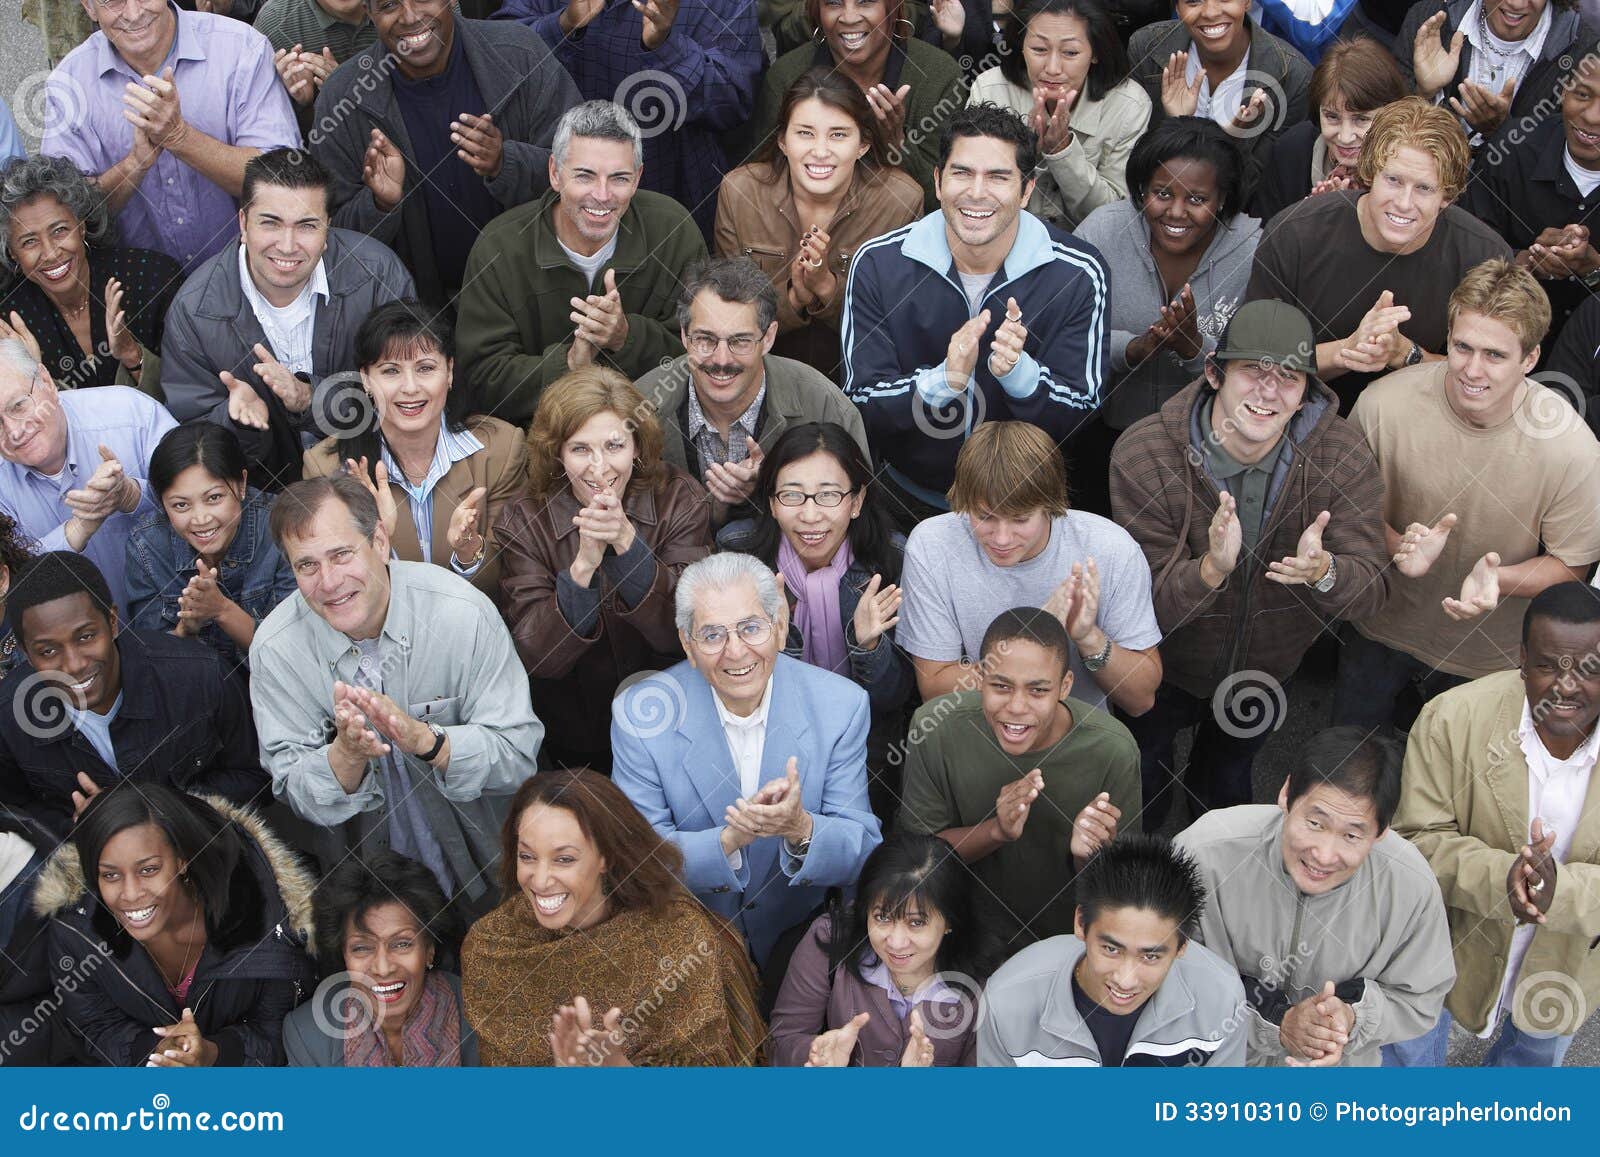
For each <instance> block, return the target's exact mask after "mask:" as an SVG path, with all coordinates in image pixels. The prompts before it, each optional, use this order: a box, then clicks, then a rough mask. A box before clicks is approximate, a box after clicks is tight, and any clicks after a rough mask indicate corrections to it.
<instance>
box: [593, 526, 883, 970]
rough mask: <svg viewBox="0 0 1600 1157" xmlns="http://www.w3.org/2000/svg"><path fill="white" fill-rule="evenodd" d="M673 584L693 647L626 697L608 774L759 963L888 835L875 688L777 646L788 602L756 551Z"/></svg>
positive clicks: (694, 568) (682, 628)
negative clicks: (875, 774) (871, 777)
mask: <svg viewBox="0 0 1600 1157" xmlns="http://www.w3.org/2000/svg"><path fill="white" fill-rule="evenodd" d="M675 595H676V611H677V620H678V633H679V636H680V637H681V639H682V641H683V649H684V652H685V653H686V654H687V655H688V656H689V658H688V661H687V662H684V663H679V664H678V665H677V666H675V667H671V668H669V669H668V670H666V671H661V672H658V673H657V674H654V675H651V676H650V677H649V678H647V679H644V680H642V681H640V682H638V683H635V684H634V685H633V686H632V687H629V688H628V689H627V690H626V691H624V692H622V694H620V695H618V696H617V698H616V701H615V702H614V703H613V705H612V718H611V748H612V754H613V763H612V772H611V776H612V779H613V780H614V781H615V782H616V784H617V786H618V787H620V788H621V789H622V790H623V791H624V792H625V793H626V794H627V796H628V798H629V799H630V800H632V801H633V805H634V806H635V807H636V808H638V809H639V811H640V813H641V814H642V815H643V816H644V817H645V818H646V819H647V820H649V821H650V822H651V824H653V825H654V826H655V829H656V831H658V832H660V833H661V835H662V837H663V838H665V839H668V840H670V841H672V843H673V844H675V845H676V846H677V848H678V850H679V851H681V852H682V853H683V861H684V868H683V880H684V883H685V884H687V885H688V886H689V888H690V890H691V891H693V892H694V893H695V895H696V896H698V897H699V899H700V901H701V903H703V904H705V906H706V907H707V908H710V909H711V910H712V911H714V912H718V913H720V914H722V915H723V916H726V917H727V918H728V919H729V920H731V921H733V923H734V924H736V925H737V926H738V928H739V930H740V931H741V932H743V933H744V936H745V939H746V940H747V941H749V944H750V951H751V954H752V955H754V957H755V959H756V962H757V963H758V964H761V963H764V962H765V960H766V958H767V954H768V953H769V952H770V951H771V950H772V946H773V943H774V941H776V940H777V938H778V935H779V933H781V932H782V931H783V930H784V929H786V928H788V927H790V926H791V925H793V924H795V923H797V922H798V921H799V920H801V919H802V918H803V917H804V916H805V915H806V914H807V913H808V912H810V911H811V910H812V909H813V908H814V907H816V905H817V904H818V903H819V902H820V901H821V900H822V898H823V896H824V894H825V893H826V890H827V889H828V888H829V887H833V886H836V885H838V886H848V885H850V884H853V883H854V882H855V880H856V877H857V876H858V875H859V874H860V872H861V865H862V864H863V863H864V862H865V861H866V858H867V855H868V853H870V852H871V851H872V849H873V848H875V847H877V846H878V844H879V843H880V842H881V840H882V834H881V832H880V829H879V825H878V820H877V817H875V816H874V815H873V814H872V811H871V809H870V807H869V805H868V803H867V767H866V760H867V726H868V723H869V722H870V713H869V711H868V707H867V693H866V692H865V691H863V690H862V689H861V688H860V687H858V686H856V685H855V684H854V683H852V682H851V681H850V680H849V679H846V678H844V677H843V676H842V675H835V674H833V672H831V671H824V670H823V669H822V668H820V667H814V666H812V665H811V664H809V663H803V662H801V661H800V660H798V659H791V658H789V657H788V656H787V655H784V654H782V650H783V640H784V638H785V637H786V635H787V632H788V626H789V611H788V605H787V603H786V602H785V600H784V598H783V594H782V592H781V591H780V590H779V588H778V582H777V579H776V577H775V576H774V575H773V573H772V572H771V571H770V570H768V569H767V568H766V567H765V566H764V565H762V563H761V562H760V561H759V560H757V559H755V558H752V557H750V556H749V555H745V554H731V553H730V554H714V555H712V556H711V557H710V558H704V559H701V560H700V561H699V562H696V563H693V564H691V565H690V566H689V567H688V568H687V569H685V570H684V572H683V574H682V575H680V576H679V578H678V589H677V591H676V592H675Z"/></svg>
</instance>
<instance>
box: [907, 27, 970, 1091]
mask: <svg viewBox="0 0 1600 1157" xmlns="http://www.w3.org/2000/svg"><path fill="white" fill-rule="evenodd" d="M957 6H958V7H959V0H957ZM906 1034H907V1039H906V1051H905V1052H903V1053H901V1054H900V1067H901V1068H902V1069H931V1068H932V1067H933V1042H932V1041H931V1040H929V1039H928V1026H927V1024H926V1023H925V1022H924V1021H923V1019H922V1010H921V1009H920V1008H913V1009H912V1010H911V1015H910V1016H909V1017H907V1018H906Z"/></svg>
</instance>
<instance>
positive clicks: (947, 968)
mask: <svg viewBox="0 0 1600 1157" xmlns="http://www.w3.org/2000/svg"><path fill="white" fill-rule="evenodd" d="M975 888H976V884H975V883H974V881H973V877H972V873H971V872H970V871H969V870H968V868H967V866H966V864H965V863H964V862H963V861H962V859H961V857H960V855H958V854H957V852H956V850H955V849H954V848H952V847H951V846H950V845H949V844H947V843H946V842H945V841H944V840H941V839H940V838H939V837H938V836H929V835H919V834H917V833H915V832H908V831H897V832H893V833H891V834H890V835H889V836H888V837H887V838H885V839H884V841H883V843H881V844H879V845H878V846H877V847H876V848H874V849H873V850H872V854H871V855H870V856H868V857H867V860H866V863H864V864H863V865H862V866H861V877H860V879H859V880H857V881H856V886H855V900H854V902H852V903H849V904H845V903H843V902H842V900H841V899H840V897H838V896H837V895H835V896H834V897H832V898H831V901H830V904H829V909H828V915H829V923H830V925H831V929H830V931H829V934H828V942H827V945H826V947H827V949H828V961H829V964H830V966H831V967H833V968H838V967H840V966H841V965H842V966H845V967H848V968H850V969H851V970H852V971H854V972H855V973H856V975H857V976H861V971H862V969H863V968H865V967H867V963H866V962H867V960H868V958H869V957H871V956H872V954H873V953H872V943H871V941H870V940H869V939H868V937H867V927H868V921H869V920H870V919H871V917H872V912H873V909H874V908H876V907H881V908H883V909H884V910H886V911H888V912H889V913H890V914H891V915H894V916H899V915H900V914H902V913H903V912H905V910H906V908H907V907H909V906H910V905H911V904H912V902H913V901H914V902H916V904H917V905H918V907H920V908H922V909H924V910H927V909H932V910H933V911H934V912H937V913H938V914H939V915H941V916H943V917H944V920H945V925H946V927H947V929H948V932H947V934H946V935H945V937H944V939H943V940H941V941H940V943H939V947H938V949H937V951H936V952H935V954H934V967H935V968H937V969H938V970H939V971H940V972H952V973H963V974H965V975H966V976H970V977H972V978H973V979H974V980H976V981H979V982H981V981H983V980H985V979H987V978H988V976H989V973H991V972H993V971H994V969H995V967H996V965H997V964H998V963H999V959H998V956H999V954H1000V946H999V945H998V944H997V943H996V941H995V940H994V938H993V934H992V933H991V932H990V931H989V929H988V928H987V927H986V925H985V924H984V921H983V920H982V918H981V917H980V916H979V914H978V906H977V902H976V900H975V898H974V896H973V891H974V890H975ZM863 979H865V977H863Z"/></svg>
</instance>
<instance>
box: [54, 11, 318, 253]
mask: <svg viewBox="0 0 1600 1157" xmlns="http://www.w3.org/2000/svg"><path fill="white" fill-rule="evenodd" d="M84 7H85V8H86V9H87V10H88V11H89V12H90V15H91V17H92V18H93V19H95V20H97V21H98V22H99V25H100V31H99V32H98V33H97V34H96V35H94V36H91V37H90V38H89V39H88V40H87V41H86V42H85V43H84V44H83V45H81V46H80V47H78V48H77V49H75V50H74V51H73V52H72V53H71V54H70V55H69V56H68V57H67V58H66V59H65V60H63V61H62V62H61V65H60V67H58V68H57V69H56V70H55V71H54V72H53V73H51V74H50V81H49V85H48V87H47V88H46V90H45V92H46V102H47V103H46V108H45V130H44V142H43V144H42V145H41V147H40V151H41V152H43V153H46V154H48V155H50V156H57V157H66V158H67V159H68V160H70V161H72V162H73V163H74V164H76V165H77V166H78V167H79V168H80V169H82V170H83V171H84V172H86V173H88V174H90V175H91V176H92V177H94V179H95V180H96V181H97V182H98V184H99V185H100V188H101V189H102V190H104V191H105V194H106V197H107V200H108V203H109V205H110V207H111V209H112V210H113V211H114V212H115V213H116V216H117V225H118V228H119V229H120V231H121V233H122V240H123V243H124V244H126V245H135V246H140V247H143V248H146V249H159V250H161V251H162V252H164V253H169V254H171V255H172V256H173V257H176V258H177V259H178V260H179V261H181V262H182V263H183V267H184V272H185V273H192V272H194V270H195V268H196V266H198V265H199V264H200V262H202V261H204V260H205V259H206V258H207V257H210V256H211V255H212V254H213V253H216V252H218V251H220V250H221V249H223V248H224V247H225V246H226V245H227V243H228V242H229V241H231V240H232V239H233V238H234V237H235V236H236V235H237V234H238V226H237V224H236V223H235V214H236V212H237V209H238V207H237V205H236V204H235V203H234V198H235V197H237V196H238V195H239V190H240V187H241V185H242V183H243V181H244V165H245V162H246V161H248V160H249V159H250V158H251V157H253V156H255V155H256V154H257V153H259V152H261V151H262V150H263V149H271V148H276V147H279V146H287V147H290V148H298V147H299V146H300V129H299V126H298V125H296V123H295V119H294V108H293V105H292V104H291V102H290V100H289V94H288V92H287V91H285V89H284V87H283V85H282V84H281V83H280V82H279V81H278V74H277V72H276V71H275V70H274V68H273V65H272V45H271V44H269V43H268V42H267V38H266V37H265V36H262V35H261V34H260V33H259V32H257V31H255V29H253V28H251V27H250V26H249V25H247V24H244V23H242V22H241V21H239V20H234V19H230V18H228V17H226V16H218V15H214V14H212V13H210V12H185V11H180V10H179V8H178V6H177V5H176V4H173V3H171V2H170V0H88V3H86V4H85V5H84Z"/></svg>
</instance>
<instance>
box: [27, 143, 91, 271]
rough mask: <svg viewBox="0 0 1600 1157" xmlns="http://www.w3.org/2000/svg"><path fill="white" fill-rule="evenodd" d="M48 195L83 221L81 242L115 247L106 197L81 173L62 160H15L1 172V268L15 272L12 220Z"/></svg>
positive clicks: (43, 158) (50, 158)
mask: <svg viewBox="0 0 1600 1157" xmlns="http://www.w3.org/2000/svg"><path fill="white" fill-rule="evenodd" d="M44 196H50V197H54V198H55V199H56V200H57V201H60V202H61V204H62V205H63V206H64V207H65V208H66V210H67V212H69V213H71V214H72V215H73V216H74V217H76V218H77V219H78V220H79V221H81V222H83V239H84V241H85V242H86V243H87V244H89V245H114V244H116V238H117V234H116V226H115V224H114V223H113V222H112V220H111V214H110V212H108V211H107V209H106V199H105V194H104V193H102V192H101V191H100V190H99V188H97V187H96V186H95V184H94V183H93V182H92V181H90V180H89V178H88V177H87V176H86V175H85V174H84V172H83V170H82V169H80V168H78V166H77V165H74V164H73V163H72V162H71V161H69V160H67V159H66V158H64V157H18V158H17V159H16V160H14V161H12V162H11V163H10V164H9V165H7V166H6V167H5V168H4V169H0V239H4V241H5V243H4V244H3V245H0V266H3V267H4V268H5V270H6V272H7V273H11V274H14V273H16V271H17V262H16V258H14V257H13V256H12V255H11V242H10V240H9V239H10V236H11V218H12V215H13V214H15V213H16V211H17V210H18V209H20V208H21V207H22V206H23V205H26V204H27V203H28V202H29V201H31V200H33V199H34V198H35V197H44Z"/></svg>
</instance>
